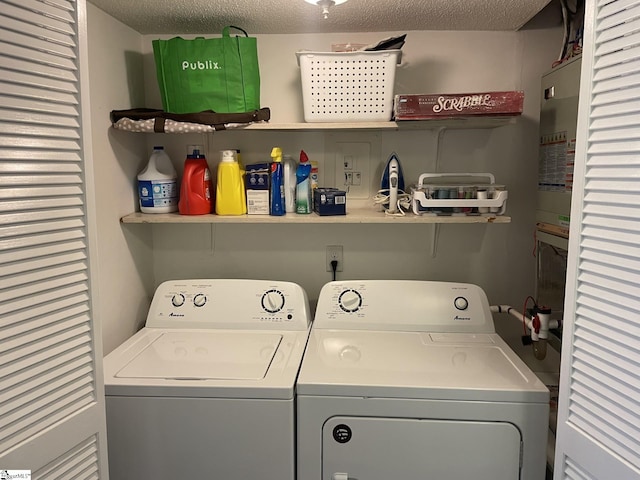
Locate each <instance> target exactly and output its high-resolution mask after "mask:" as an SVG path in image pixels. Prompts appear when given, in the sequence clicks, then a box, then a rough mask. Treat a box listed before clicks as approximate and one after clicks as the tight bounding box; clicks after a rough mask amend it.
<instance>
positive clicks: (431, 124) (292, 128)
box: [116, 115, 518, 133]
mask: <svg viewBox="0 0 640 480" xmlns="http://www.w3.org/2000/svg"><path fill="white" fill-rule="evenodd" d="M517 118H518V115H494V116H466V117H454V118H443V119H433V120H402V121H397V122H337V123H334V122H327V123H306V122H300V123H275V122H256V123H248V124H246V125H239V126H235V127H232V128H229V129H228V131H244V130H247V131H249V130H250V131H252V132H256V131H272V132H273V131H285V132H287V131H288V132H318V131H328V130H384V131H389V130H398V131H402V130H431V129H477V128H481V129H486V128H497V127H501V126H503V125H509V124H513V123H515V121H516V119H517ZM116 128H117V127H116ZM209 128H212V127H209ZM123 130H125V131H127V130H128V129H123ZM190 132H191V131H189V130H185V132H184V133H190ZM132 133H152V132H151V131H149V132H135V131H134V132H132ZM176 133H182V132H176Z"/></svg>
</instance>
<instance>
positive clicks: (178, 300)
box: [171, 293, 184, 307]
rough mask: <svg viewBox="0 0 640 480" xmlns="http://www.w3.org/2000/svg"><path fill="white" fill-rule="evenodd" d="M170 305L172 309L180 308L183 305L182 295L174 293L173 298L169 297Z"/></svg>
mask: <svg viewBox="0 0 640 480" xmlns="http://www.w3.org/2000/svg"><path fill="white" fill-rule="evenodd" d="M171 305H173V306H174V307H181V306H182V305H184V295H183V294H181V293H176V294H175V295H174V296H173V297H171Z"/></svg>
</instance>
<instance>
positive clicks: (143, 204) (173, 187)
mask: <svg viewBox="0 0 640 480" xmlns="http://www.w3.org/2000/svg"><path fill="white" fill-rule="evenodd" d="M138 197H139V198H140V211H141V212H142V213H170V212H177V211H178V174H177V172H176V169H175V168H174V167H173V164H172V163H171V159H170V158H169V155H167V152H165V151H164V147H161V146H156V147H153V153H152V154H151V156H150V157H149V163H147V166H146V167H145V169H144V170H142V172H140V173H139V174H138Z"/></svg>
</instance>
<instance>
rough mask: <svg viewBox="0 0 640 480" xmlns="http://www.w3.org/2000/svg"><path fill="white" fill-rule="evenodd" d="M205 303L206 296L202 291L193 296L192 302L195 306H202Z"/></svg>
mask: <svg viewBox="0 0 640 480" xmlns="http://www.w3.org/2000/svg"><path fill="white" fill-rule="evenodd" d="M205 303H207V297H206V296H205V295H204V294H203V293H198V294H197V295H196V296H195V297H193V304H194V305H195V306H196V307H204V304H205Z"/></svg>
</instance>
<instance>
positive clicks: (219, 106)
mask: <svg viewBox="0 0 640 480" xmlns="http://www.w3.org/2000/svg"><path fill="white" fill-rule="evenodd" d="M230 28H235V29H237V30H240V31H241V32H243V33H244V36H233V37H232V36H230V35H229V29H230ZM152 43H153V55H154V58H155V62H156V74H157V76H158V86H159V87H160V93H161V96H162V106H163V109H164V111H166V112H169V113H195V112H201V111H204V110H213V111H215V112H218V113H239V112H249V111H252V110H257V109H259V108H260V70H259V66H258V44H257V39H256V38H254V37H250V36H249V35H248V34H247V32H245V31H244V30H243V29H241V28H238V27H225V28H224V29H223V30H222V37H220V38H202V37H201V38H195V39H193V40H185V39H183V38H180V37H176V38H172V39H170V40H154V41H153V42H152Z"/></svg>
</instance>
